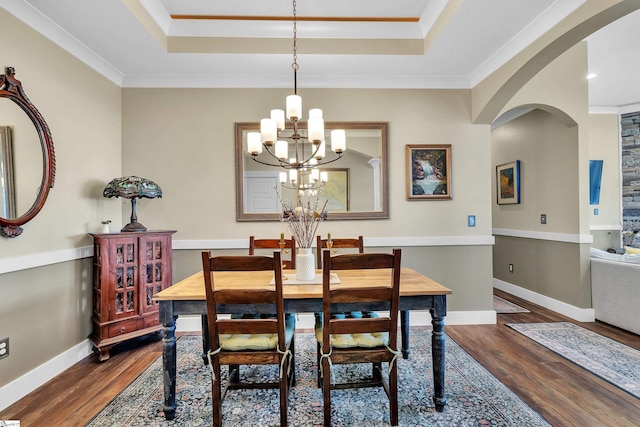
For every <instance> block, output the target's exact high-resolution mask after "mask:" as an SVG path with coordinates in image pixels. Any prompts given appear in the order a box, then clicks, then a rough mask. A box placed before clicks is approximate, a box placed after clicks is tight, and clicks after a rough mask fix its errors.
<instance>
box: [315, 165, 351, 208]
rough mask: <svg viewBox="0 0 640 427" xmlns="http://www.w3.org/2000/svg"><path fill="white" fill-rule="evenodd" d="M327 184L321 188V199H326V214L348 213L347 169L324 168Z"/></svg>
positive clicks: (321, 170)
mask: <svg viewBox="0 0 640 427" xmlns="http://www.w3.org/2000/svg"><path fill="white" fill-rule="evenodd" d="M322 172H327V182H326V184H325V185H324V187H323V188H322V198H324V199H327V207H326V209H327V212H347V211H349V169H339V168H325V169H320V173H322Z"/></svg>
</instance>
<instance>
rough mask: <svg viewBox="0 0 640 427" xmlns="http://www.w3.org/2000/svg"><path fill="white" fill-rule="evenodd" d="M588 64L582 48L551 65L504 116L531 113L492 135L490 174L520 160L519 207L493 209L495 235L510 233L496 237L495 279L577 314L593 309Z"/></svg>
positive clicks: (525, 90) (522, 93) (564, 55)
mask: <svg viewBox="0 0 640 427" xmlns="http://www.w3.org/2000/svg"><path fill="white" fill-rule="evenodd" d="M586 58H587V50H586V44H585V43H580V44H578V45H576V46H575V47H573V48H572V49H570V50H569V51H567V52H566V53H565V54H563V55H562V56H560V57H559V58H558V59H556V60H555V61H554V62H552V63H551V64H549V65H548V66H547V67H546V68H545V69H543V70H542V71H541V72H540V73H539V74H538V75H536V76H535V77H534V78H533V79H532V80H531V81H530V82H529V83H527V85H525V86H524V87H523V88H522V89H521V90H520V91H519V92H518V93H517V94H516V96H514V97H513V99H512V100H511V101H509V103H508V104H507V106H506V107H505V108H504V110H503V111H508V110H510V109H512V108H517V107H522V106H526V107H532V108H536V109H534V110H533V111H532V112H530V113H528V114H526V115H524V116H522V117H519V118H517V119H515V120H513V121H511V122H509V123H507V124H505V125H503V126H500V127H498V128H497V129H495V130H494V131H493V132H492V156H493V158H492V163H493V167H494V170H495V166H496V165H499V164H502V163H506V162H509V161H513V160H521V161H522V202H521V204H520V205H506V206H505V205H502V206H498V205H496V204H494V205H493V213H494V216H493V219H494V221H493V227H494V229H502V230H509V233H511V232H513V234H514V236H506V235H505V236H498V237H496V244H495V246H494V248H493V268H494V277H495V278H496V279H498V280H501V281H504V282H507V283H509V284H512V285H515V286H518V287H520V288H523V289H525V290H528V291H533V292H536V293H538V294H541V295H543V296H547V297H551V298H554V299H557V300H559V301H562V302H565V303H568V304H571V305H573V306H575V307H579V308H589V307H591V288H590V280H589V250H588V247H589V244H588V242H586V243H585V242H584V240H585V238H584V236H585V235H588V232H589V222H588V219H589V213H588V209H589V162H588V160H589V139H588V130H589V126H588V125H589V120H588V118H589V117H588V112H587V83H586V78H585V76H586V72H587V61H586ZM543 110H544V111H543ZM494 178H495V172H494ZM494 200H495V199H494ZM494 203H495V202H494ZM543 213H545V214H547V224H546V225H543V224H541V223H540V214H543ZM509 264H514V272H513V273H510V272H508V266H509Z"/></svg>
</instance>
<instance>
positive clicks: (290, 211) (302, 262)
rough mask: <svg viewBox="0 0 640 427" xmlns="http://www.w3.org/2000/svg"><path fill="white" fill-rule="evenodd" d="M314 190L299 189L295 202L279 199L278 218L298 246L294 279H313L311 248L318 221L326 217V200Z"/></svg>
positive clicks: (313, 267) (313, 265)
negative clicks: (286, 227) (280, 208)
mask: <svg viewBox="0 0 640 427" xmlns="http://www.w3.org/2000/svg"><path fill="white" fill-rule="evenodd" d="M320 194H321V193H320V192H319V191H316V190H306V191H305V190H300V191H299V192H298V201H297V204H294V203H293V202H290V201H285V200H281V201H280V203H281V205H282V213H281V214H280V220H281V221H282V222H284V223H286V224H287V225H288V226H289V230H290V231H291V234H292V235H293V237H295V239H296V243H297V245H298V247H299V249H298V253H297V254H296V279H298V280H313V279H314V278H315V259H314V256H313V253H312V252H311V248H312V246H313V243H314V241H315V236H316V231H317V230H318V225H319V224H320V221H324V220H325V219H327V212H326V210H325V207H326V206H327V200H321V199H320Z"/></svg>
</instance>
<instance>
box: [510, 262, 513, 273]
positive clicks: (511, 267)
mask: <svg viewBox="0 0 640 427" xmlns="http://www.w3.org/2000/svg"><path fill="white" fill-rule="evenodd" d="M509 273H513V264H509Z"/></svg>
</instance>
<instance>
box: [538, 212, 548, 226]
mask: <svg viewBox="0 0 640 427" xmlns="http://www.w3.org/2000/svg"><path fill="white" fill-rule="evenodd" d="M546 223H547V214H540V224H546Z"/></svg>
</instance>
